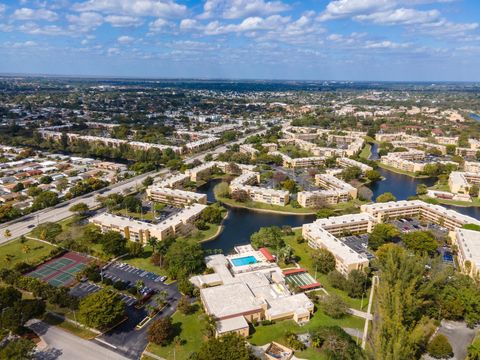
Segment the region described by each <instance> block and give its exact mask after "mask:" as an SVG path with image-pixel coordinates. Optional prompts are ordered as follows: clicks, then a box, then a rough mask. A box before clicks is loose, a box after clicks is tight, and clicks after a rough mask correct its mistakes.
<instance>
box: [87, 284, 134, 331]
mask: <svg viewBox="0 0 480 360" xmlns="http://www.w3.org/2000/svg"><path fill="white" fill-rule="evenodd" d="M124 314H125V303H124V302H123V301H122V299H121V298H120V296H119V295H118V294H117V293H115V292H113V291H111V290H108V289H102V290H100V291H97V292H95V293H93V294H90V295H87V296H86V297H85V298H83V299H82V300H81V301H80V305H79V308H78V319H79V320H80V322H82V323H83V324H85V325H87V326H90V327H93V328H96V329H106V328H108V327H109V326H111V325H113V324H115V323H116V322H117V321H119V320H120V319H121V318H122V317H123V316H124Z"/></svg>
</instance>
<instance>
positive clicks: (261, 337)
mask: <svg viewBox="0 0 480 360" xmlns="http://www.w3.org/2000/svg"><path fill="white" fill-rule="evenodd" d="M364 324H365V320H364V319H362V318H359V317H355V316H345V317H344V318H342V319H333V318H331V317H329V316H328V315H325V314H324V313H323V312H322V311H321V310H318V309H317V311H316V312H315V314H314V315H313V316H312V318H311V319H310V321H309V322H308V323H306V324H305V325H303V326H299V325H298V324H297V323H296V322H295V321H293V320H284V321H278V322H276V323H275V324H273V325H267V326H261V325H260V326H257V327H256V328H255V329H254V331H253V333H252V334H251V335H250V336H249V342H250V343H252V344H253V345H265V344H267V343H269V342H271V341H278V342H280V343H282V344H285V335H286V334H287V333H288V332H294V333H297V334H303V333H306V332H308V331H310V330H313V329H315V328H317V327H319V326H332V325H338V326H340V327H348V328H353V329H359V330H362V329H363V326H364ZM295 354H296V355H297V356H298V357H300V358H307V359H310V357H306V356H301V354H302V352H299V353H295Z"/></svg>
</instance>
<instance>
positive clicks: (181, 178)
mask: <svg viewBox="0 0 480 360" xmlns="http://www.w3.org/2000/svg"><path fill="white" fill-rule="evenodd" d="M188 181H190V176H189V175H188V174H181V173H180V174H175V175H171V176H168V177H166V178H163V179H161V180H159V181H156V182H155V184H154V185H155V186H157V187H170V188H172V189H175V188H179V187H182V186H183V185H184V184H186V183H187V182H188Z"/></svg>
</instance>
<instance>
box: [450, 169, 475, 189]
mask: <svg viewBox="0 0 480 360" xmlns="http://www.w3.org/2000/svg"><path fill="white" fill-rule="evenodd" d="M472 185H480V173H470V172H461V171H452V172H451V173H450V176H449V177H448V186H449V187H450V191H451V192H452V193H454V194H468V193H469V190H470V188H471V187H472Z"/></svg>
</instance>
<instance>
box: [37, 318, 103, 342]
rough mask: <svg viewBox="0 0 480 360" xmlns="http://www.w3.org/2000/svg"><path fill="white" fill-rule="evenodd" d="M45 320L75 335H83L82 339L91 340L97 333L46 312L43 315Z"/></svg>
mask: <svg viewBox="0 0 480 360" xmlns="http://www.w3.org/2000/svg"><path fill="white" fill-rule="evenodd" d="M43 321H45V322H46V323H47V324H50V325H54V326H58V327H59V328H62V329H63V330H65V331H68V332H69V333H72V334H73V335H76V336H78V337H81V338H82V339H87V340H89V339H92V338H94V337H95V336H96V335H97V334H95V333H94V332H91V331H90V330H87V329H84V328H82V327H79V326H76V325H75V324H72V323H70V322H68V321H65V320H62V319H60V318H58V317H56V316H53V315H52V314H50V313H46V314H45V316H44V317H43Z"/></svg>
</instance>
